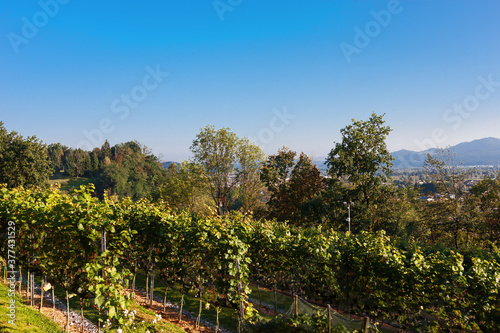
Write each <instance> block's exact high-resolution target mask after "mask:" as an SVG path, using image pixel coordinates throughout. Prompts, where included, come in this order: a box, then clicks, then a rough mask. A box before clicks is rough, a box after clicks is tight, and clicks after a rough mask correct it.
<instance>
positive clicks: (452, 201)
mask: <svg viewBox="0 0 500 333" xmlns="http://www.w3.org/2000/svg"><path fill="white" fill-rule="evenodd" d="M424 169H425V170H426V172H427V174H428V176H429V177H430V178H431V179H432V181H433V184H434V185H435V186H436V188H437V190H438V195H436V199H437V202H431V203H429V204H427V205H426V206H425V208H426V209H427V210H428V211H427V212H426V220H427V223H430V224H431V225H430V226H429V228H430V229H431V231H432V233H431V239H432V240H434V241H436V240H439V241H442V242H444V243H446V244H448V245H449V246H453V247H455V248H458V247H459V246H461V244H462V242H464V241H466V239H467V238H468V235H469V234H470V233H471V232H473V228H474V223H472V222H473V221H474V220H475V218H474V216H473V215H471V213H473V212H471V211H470V210H469V207H468V205H467V204H466V203H465V199H466V197H467V190H466V186H465V180H466V179H467V177H468V176H469V170H468V169H463V168H460V162H459V161H458V160H457V158H456V155H455V154H454V153H453V152H452V151H451V150H450V149H449V148H448V149H440V150H438V152H437V153H436V154H435V155H431V154H427V160H426V161H425V162H424ZM464 235H465V238H464Z"/></svg>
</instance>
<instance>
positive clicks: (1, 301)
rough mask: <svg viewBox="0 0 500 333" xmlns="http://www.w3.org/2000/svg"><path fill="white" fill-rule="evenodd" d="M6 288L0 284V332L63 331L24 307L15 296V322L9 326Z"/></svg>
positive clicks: (47, 319) (42, 316)
mask: <svg viewBox="0 0 500 333" xmlns="http://www.w3.org/2000/svg"><path fill="white" fill-rule="evenodd" d="M8 292H9V290H8V288H7V287H6V286H5V285H3V284H0V332H5V333H19V332H21V333H22V332H39V333H63V331H62V330H61V329H60V328H59V326H57V324H55V323H53V322H52V321H51V320H50V319H49V318H47V317H45V316H44V315H43V314H41V313H39V312H38V311H36V310H33V309H31V308H29V307H28V306H26V305H24V302H23V301H22V299H20V298H19V297H17V294H16V320H15V325H12V324H9V320H11V318H9V317H8V316H7V315H8V314H9V309H8V306H9V305H10V297H9V296H8Z"/></svg>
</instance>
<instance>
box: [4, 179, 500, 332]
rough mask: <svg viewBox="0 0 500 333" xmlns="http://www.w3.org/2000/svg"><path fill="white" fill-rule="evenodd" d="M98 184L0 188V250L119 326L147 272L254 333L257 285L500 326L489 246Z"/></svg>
mask: <svg viewBox="0 0 500 333" xmlns="http://www.w3.org/2000/svg"><path fill="white" fill-rule="evenodd" d="M92 192H93V187H92V185H88V186H82V187H81V188H80V189H79V190H76V191H74V192H73V193H72V194H70V195H66V194H62V193H60V192H59V190H58V189H44V190H42V189H38V188H31V189H22V188H16V189H8V188H6V187H2V188H0V223H1V226H2V229H1V230H2V233H1V238H2V242H1V244H2V251H1V257H3V260H2V261H3V262H4V263H6V264H7V265H8V264H9V260H8V259H10V258H8V255H7V254H8V253H14V252H15V262H16V270H17V269H20V268H22V269H23V270H25V271H29V272H36V274H37V275H38V276H45V277H46V281H48V282H50V283H51V284H53V285H56V286H59V287H61V288H63V289H64V290H65V291H66V294H67V295H68V296H74V297H78V298H79V299H80V300H82V301H83V300H86V301H87V302H91V303H92V304H93V305H94V306H95V307H96V308H97V309H98V310H99V315H100V320H101V321H102V323H105V322H106V321H107V320H108V319H109V320H110V322H111V324H112V327H113V328H117V327H120V325H122V324H123V323H124V321H125V320H126V317H125V316H124V315H123V310H124V309H126V307H127V302H128V301H129V298H130V297H129V295H127V294H125V293H124V290H125V288H126V286H128V285H129V284H131V285H134V284H135V280H136V276H137V274H139V273H140V272H142V273H144V274H146V275H147V276H148V280H149V281H148V284H149V286H151V287H150V291H152V290H153V288H154V284H155V283H157V284H163V285H164V286H166V287H169V286H174V285H176V286H178V287H179V290H180V291H181V292H182V293H183V294H185V293H188V292H189V291H193V290H196V291H197V293H198V295H199V297H200V305H201V303H202V302H203V303H209V304H210V306H213V307H215V308H219V307H222V306H224V307H228V306H229V307H233V308H234V309H235V312H234V313H235V316H237V317H238V319H239V323H240V327H239V328H240V329H241V330H243V329H244V328H245V327H246V328H247V329H255V330H257V329H258V325H259V320H262V318H260V317H259V315H258V313H257V311H255V309H254V306H253V305H252V303H251V302H249V296H250V283H253V284H256V285H258V286H262V287H267V288H269V289H271V290H276V289H279V290H282V291H285V292H287V293H289V294H290V295H299V296H300V297H302V298H307V299H309V300H313V301H316V302H318V303H321V304H324V305H326V304H330V305H331V306H332V307H334V308H336V309H339V310H341V311H343V312H344V313H349V314H357V315H359V316H366V317H370V319H371V320H372V321H373V322H377V321H378V322H381V321H387V322H391V323H394V324H397V325H399V326H400V327H401V328H402V329H404V330H419V331H434V332H440V331H449V330H453V331H476V332H495V331H500V295H499V289H500V252H499V251H498V250H497V249H496V248H495V247H494V246H493V245H492V246H491V249H490V250H489V251H483V252H475V253H472V252H467V253H466V252H464V253H458V252H455V251H451V250H447V249H444V248H443V249H441V250H436V249H430V248H425V247H422V246H419V245H418V244H416V243H415V242H412V241H409V242H407V243H406V244H404V245H401V244H400V245H396V244H394V243H393V242H392V241H391V239H390V238H389V237H387V236H385V234H384V233H383V232H379V233H368V232H363V233H361V234H358V235H349V234H344V233H339V232H334V231H330V230H325V229H322V228H319V227H318V228H299V227H290V226H288V225H287V224H284V223H274V222H265V221H264V222H263V221H255V220H253V219H251V218H249V217H245V216H243V215H240V214H237V213H230V214H226V215H223V216H216V217H200V216H197V215H196V214H188V213H178V214H174V213H172V212H169V211H165V210H164V209H162V208H160V207H159V206H158V205H155V204H152V203H150V202H148V201H146V200H141V201H131V200H128V199H124V200H122V201H119V202H113V201H111V200H108V199H107V198H105V199H104V200H102V201H99V200H98V199H96V198H94V197H92V195H91V193H92ZM8 230H9V231H10V230H15V236H16V237H15V239H14V241H11V239H12V238H8V236H7V235H8ZM9 250H11V252H9ZM11 268H12V267H8V270H9V271H10V270H11ZM252 297H255V296H254V295H253V294H252ZM181 307H182V302H181ZM200 309H201V306H200ZM181 311H182V310H181Z"/></svg>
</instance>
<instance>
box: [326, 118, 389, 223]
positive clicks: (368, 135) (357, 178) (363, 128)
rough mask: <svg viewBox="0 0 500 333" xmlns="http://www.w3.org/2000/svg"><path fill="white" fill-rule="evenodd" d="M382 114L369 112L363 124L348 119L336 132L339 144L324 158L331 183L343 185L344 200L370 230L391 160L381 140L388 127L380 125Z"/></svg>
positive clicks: (383, 141) (381, 123) (387, 131)
mask: <svg viewBox="0 0 500 333" xmlns="http://www.w3.org/2000/svg"><path fill="white" fill-rule="evenodd" d="M384 123H385V122H384V120H383V115H381V116H379V115H377V114H375V113H372V115H371V117H370V118H369V119H368V120H366V121H359V120H355V119H353V120H352V124H350V125H348V126H346V127H345V128H343V129H341V130H340V133H341V134H342V142H340V143H336V144H335V147H334V148H333V149H332V150H331V151H330V154H329V155H328V157H327V159H326V164H327V167H328V173H329V175H330V176H331V177H332V179H333V180H332V181H334V182H337V183H338V182H339V181H342V183H345V185H344V186H346V187H347V188H348V189H347V191H346V192H347V193H346V197H345V198H343V200H344V201H348V202H350V201H353V202H354V204H355V205H356V211H357V213H358V214H360V216H358V217H359V218H362V219H363V224H367V225H368V227H369V228H370V229H371V228H372V227H373V219H372V217H371V216H370V215H372V214H373V213H374V211H373V210H374V209H375V207H376V205H377V203H376V201H378V199H380V186H381V185H382V184H383V183H384V182H385V181H386V180H387V179H388V177H389V175H390V172H391V166H392V160H393V157H392V155H391V154H390V153H389V150H388V149H387V145H386V143H385V139H386V137H387V135H389V133H390V131H391V128H390V127H389V126H385V125H384Z"/></svg>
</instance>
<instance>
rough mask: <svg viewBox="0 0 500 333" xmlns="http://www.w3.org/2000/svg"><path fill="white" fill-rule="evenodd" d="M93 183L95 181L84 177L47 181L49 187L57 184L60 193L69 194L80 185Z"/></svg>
mask: <svg viewBox="0 0 500 333" xmlns="http://www.w3.org/2000/svg"><path fill="white" fill-rule="evenodd" d="M95 181H96V180H95V179H94V178H85V177H78V178H69V177H62V178H57V177H51V179H50V180H49V184H51V185H55V184H59V185H61V191H64V192H70V191H71V190H74V189H76V188H79V187H80V185H87V184H89V183H94V184H95Z"/></svg>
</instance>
